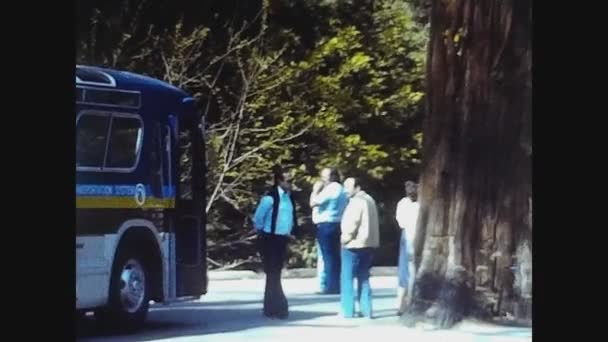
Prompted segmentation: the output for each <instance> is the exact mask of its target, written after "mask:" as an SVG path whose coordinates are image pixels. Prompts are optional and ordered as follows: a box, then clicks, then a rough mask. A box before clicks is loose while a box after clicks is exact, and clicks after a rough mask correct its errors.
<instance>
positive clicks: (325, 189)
mask: <svg viewBox="0 0 608 342" xmlns="http://www.w3.org/2000/svg"><path fill="white" fill-rule="evenodd" d="M321 181H322V185H323V186H322V187H321V185H319V184H315V186H314V187H313V191H312V194H311V196H310V206H311V208H313V210H315V208H318V209H317V210H318V213H317V215H316V218H315V220H316V221H317V222H318V224H317V240H318V242H319V246H320V247H321V253H322V255H323V266H324V272H325V277H324V278H325V288H324V289H322V292H321V293H323V294H338V293H340V249H341V247H340V220H341V219H342V214H343V213H344V209H345V208H346V204H347V203H348V196H347V194H346V192H344V187H343V186H342V184H340V175H339V173H338V170H337V169H335V168H325V169H323V170H322V171H321Z"/></svg>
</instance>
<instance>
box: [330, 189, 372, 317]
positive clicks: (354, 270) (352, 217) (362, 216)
mask: <svg viewBox="0 0 608 342" xmlns="http://www.w3.org/2000/svg"><path fill="white" fill-rule="evenodd" d="M344 190H345V191H346V193H347V194H348V196H349V197H350V200H349V202H348V205H347V206H346V210H345V211H344V215H343V216H342V222H341V230H342V232H341V236H340V242H341V243H342V269H341V281H340V286H341V291H340V302H341V306H342V315H343V316H344V317H346V318H351V317H355V305H356V302H358V303H359V308H360V310H361V314H362V315H363V316H364V317H366V318H370V319H371V318H373V310H372V288H371V285H370V281H369V276H370V268H371V267H372V261H373V255H374V252H375V251H376V250H377V249H378V247H380V227H379V220H378V207H377V205H376V201H374V199H373V198H372V197H371V196H370V195H368V194H367V193H366V192H365V191H364V190H363V189H362V188H361V185H360V183H359V180H358V179H356V178H348V179H346V180H345V181H344ZM355 279H356V280H357V292H355V291H354V286H353V281H354V280H355Z"/></svg>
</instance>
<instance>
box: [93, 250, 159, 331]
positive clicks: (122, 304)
mask: <svg viewBox="0 0 608 342" xmlns="http://www.w3.org/2000/svg"><path fill="white" fill-rule="evenodd" d="M148 260H149V258H146V255H145V254H144V253H141V252H138V250H137V249H136V248H130V246H129V245H128V244H126V245H123V246H121V247H120V249H119V250H118V252H117V255H116V259H115V262H114V265H113V267H112V275H111V280H110V293H109V298H108V305H107V306H106V307H105V308H103V309H101V310H100V311H99V312H96V314H95V316H97V317H98V319H99V320H100V321H101V323H102V324H103V325H104V326H107V327H110V328H114V329H119V330H128V331H131V330H135V329H138V328H140V327H141V326H142V325H143V323H144V321H145V319H146V316H147V314H148V309H149V306H150V292H151V289H152V277H151V274H150V272H149V270H150V266H149V264H148Z"/></svg>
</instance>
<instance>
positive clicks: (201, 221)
mask: <svg viewBox="0 0 608 342" xmlns="http://www.w3.org/2000/svg"><path fill="white" fill-rule="evenodd" d="M169 128H170V130H171V132H172V134H171V136H172V138H173V139H167V141H169V142H172V143H173V144H174V146H173V148H169V149H168V150H170V151H171V150H173V151H175V153H174V157H173V158H172V160H173V165H174V166H175V167H174V168H173V169H174V170H175V173H174V175H175V179H174V180H173V181H172V183H173V184H176V189H175V190H176V192H175V195H176V196H175V211H174V214H175V215H174V219H173V224H172V227H171V230H172V232H173V234H174V237H175V248H174V249H173V250H174V251H175V254H174V258H172V259H174V260H175V265H176V274H175V285H176V295H177V297H184V296H200V295H202V294H204V293H206V291H207V289H206V285H207V279H206V277H207V258H206V236H205V206H204V204H205V182H204V177H205V174H204V160H203V157H204V142H203V137H202V132H201V130H200V129H199V122H198V118H197V116H196V115H191V116H184V117H180V118H179V119H178V117H177V116H170V117H169Z"/></svg>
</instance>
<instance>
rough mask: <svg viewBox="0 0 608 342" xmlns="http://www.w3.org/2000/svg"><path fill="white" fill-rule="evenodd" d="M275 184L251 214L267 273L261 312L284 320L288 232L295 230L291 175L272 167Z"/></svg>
mask: <svg viewBox="0 0 608 342" xmlns="http://www.w3.org/2000/svg"><path fill="white" fill-rule="evenodd" d="M273 173H274V187H272V189H270V191H269V192H268V193H267V194H266V195H264V196H263V197H262V199H261V200H260V204H259V205H258V208H257V210H256V211H255V215H254V220H253V221H254V222H253V223H254V227H255V229H256V230H257V232H258V243H259V252H260V256H261V257H262V263H263V265H264V273H266V288H265V291H264V311H263V312H264V315H265V316H267V317H270V318H279V319H286V318H287V317H288V316H289V305H288V303H287V298H286V297H285V294H284V293H283V286H282V285H281V271H282V269H283V266H284V265H285V259H286V258H287V243H288V242H289V235H295V230H296V229H297V218H296V206H295V202H294V201H293V198H292V197H291V188H292V185H291V180H292V178H291V176H290V175H289V173H287V172H285V171H283V170H282V169H281V168H280V167H277V168H275V169H274V170H273Z"/></svg>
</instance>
